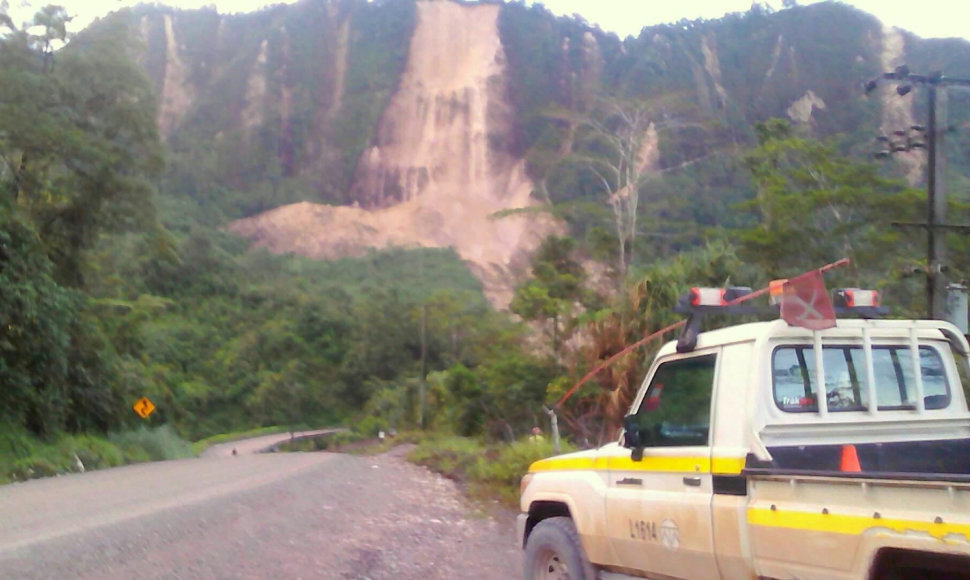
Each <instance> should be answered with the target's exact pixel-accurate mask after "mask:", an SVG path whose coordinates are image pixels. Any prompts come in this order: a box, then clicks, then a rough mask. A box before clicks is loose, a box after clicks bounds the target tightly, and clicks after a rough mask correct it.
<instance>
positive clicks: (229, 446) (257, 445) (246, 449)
mask: <svg viewBox="0 0 970 580" xmlns="http://www.w3.org/2000/svg"><path fill="white" fill-rule="evenodd" d="M337 431H346V429H317V430H316V431H297V432H295V433H294V434H293V437H296V438H300V437H312V436H314V435H325V434H327V433H336V432H337ZM289 440H290V434H289V433H274V434H273V435H263V436H260V437H250V438H249V439H241V440H239V441H230V442H228V443H219V444H217V445H212V446H210V447H208V448H207V449H206V450H205V451H203V452H202V457H228V456H230V455H232V450H233V449H235V450H236V453H237V454H238V455H249V454H252V453H262V452H264V451H266V450H267V449H269V448H270V447H273V446H274V445H276V444H278V443H282V442H284V441H289Z"/></svg>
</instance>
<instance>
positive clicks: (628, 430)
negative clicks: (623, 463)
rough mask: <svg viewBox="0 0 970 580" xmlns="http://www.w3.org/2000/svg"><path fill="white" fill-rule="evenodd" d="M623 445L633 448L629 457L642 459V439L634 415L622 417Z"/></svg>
mask: <svg viewBox="0 0 970 580" xmlns="http://www.w3.org/2000/svg"><path fill="white" fill-rule="evenodd" d="M623 446H624V447H626V448H628V449H632V450H633V452H632V453H631V454H630V459H632V460H633V461H640V460H641V459H643V441H642V440H641V438H640V427H639V426H638V425H637V423H636V420H635V417H634V415H627V416H626V417H623Z"/></svg>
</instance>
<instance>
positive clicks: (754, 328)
mask: <svg viewBox="0 0 970 580" xmlns="http://www.w3.org/2000/svg"><path fill="white" fill-rule="evenodd" d="M862 328H868V329H869V330H870V336H871V337H872V338H874V339H879V338H907V337H908V336H909V333H910V329H913V328H916V329H917V330H918V335H919V337H920V338H923V339H940V340H945V339H946V338H947V336H946V335H945V334H944V332H942V330H943V329H946V330H948V331H949V332H947V333H946V334H948V335H950V336H962V334H961V332H960V330H959V329H957V327H956V326H953V325H952V324H950V323H949V322H944V321H942V320H883V319H877V320H861V319H842V320H837V321H836V326H835V327H834V328H829V329H826V330H822V331H819V332H821V334H822V338H823V339H826V338H828V339H830V338H845V339H857V338H859V337H860V335H861V329H862ZM761 338H802V339H805V340H806V341H811V340H812V338H813V333H812V331H811V330H809V329H807V328H801V327H797V326H789V325H788V323H787V322H785V321H784V320H781V319H778V320H772V321H770V322H750V323H747V324H738V325H734V326H728V327H726V328H720V329H717V330H710V331H707V332H702V333H700V334H699V335H698V336H697V347H696V349H702V348H706V347H711V346H721V345H726V344H734V343H738V342H753V341H755V340H758V339H761ZM964 344H966V343H965V342H964ZM676 345H677V341H676V340H674V341H670V342H668V343H666V344H665V345H664V346H663V347H662V348H661V349H660V352H658V353H657V354H658V356H662V355H668V354H672V353H674V352H676Z"/></svg>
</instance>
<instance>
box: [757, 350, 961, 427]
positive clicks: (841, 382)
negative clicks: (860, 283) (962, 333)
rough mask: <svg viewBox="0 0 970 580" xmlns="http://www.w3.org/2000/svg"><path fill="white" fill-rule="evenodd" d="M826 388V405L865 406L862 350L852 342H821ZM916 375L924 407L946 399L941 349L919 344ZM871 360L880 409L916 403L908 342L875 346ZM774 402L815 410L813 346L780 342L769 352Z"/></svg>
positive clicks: (851, 408)
mask: <svg viewBox="0 0 970 580" xmlns="http://www.w3.org/2000/svg"><path fill="white" fill-rule="evenodd" d="M822 357H823V358H822V360H823V363H824V365H825V394H826V397H827V398H826V402H827V403H828V409H829V411H833V412H839V411H865V410H866V409H868V408H869V401H868V381H867V378H866V374H867V373H866V365H865V354H864V353H863V350H862V347H860V346H855V345H851V346H850V345H846V346H825V347H823V348H822ZM919 358H920V375H921V377H922V381H923V404H924V407H925V408H926V409H930V410H932V409H942V408H944V407H947V406H948V405H949V404H950V388H949V386H948V385H947V380H946V372H945V370H944V367H943V359H942V358H941V357H940V353H939V352H938V351H937V350H936V349H934V348H931V347H929V346H920V348H919ZM872 365H873V371H874V375H875V379H876V404H877V405H878V409H879V410H893V409H915V408H916V401H915V399H916V380H915V378H914V377H913V362H912V358H911V357H910V350H909V346H903V345H900V346H874V347H873V349H872ZM772 379H773V387H774V396H775V404H776V405H778V408H779V409H781V410H782V411H786V412H789V413H805V412H811V413H814V412H817V411H818V402H817V399H816V396H817V395H816V393H817V392H818V389H817V385H816V384H815V383H816V372H815V353H814V351H813V348H812V347H811V346H807V345H806V346H782V347H778V348H776V349H775V351H774V353H773V354H772Z"/></svg>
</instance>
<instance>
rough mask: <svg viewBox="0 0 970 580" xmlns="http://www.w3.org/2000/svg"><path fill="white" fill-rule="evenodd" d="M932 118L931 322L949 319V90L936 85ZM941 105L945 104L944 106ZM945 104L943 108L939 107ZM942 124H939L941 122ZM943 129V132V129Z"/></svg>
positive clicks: (929, 182) (929, 199)
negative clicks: (945, 227) (946, 138)
mask: <svg viewBox="0 0 970 580" xmlns="http://www.w3.org/2000/svg"><path fill="white" fill-rule="evenodd" d="M927 94H928V97H929V114H928V117H929V118H928V123H927V125H928V128H927V131H928V133H927V137H928V138H929V139H928V140H929V143H927V163H928V164H929V167H928V168H927V170H926V196H927V199H926V205H927V209H928V215H927V228H926V230H927V232H928V234H929V238H928V240H927V256H926V264H927V266H928V267H927V272H926V297H927V298H926V299H927V312H929V315H930V318H933V319H936V320H945V319H946V274H945V272H944V266H943V264H944V260H945V254H946V232H945V231H943V230H942V229H941V228H940V227H939V226H942V225H944V224H945V223H946V177H945V175H946V153H945V149H944V148H943V136H944V135H945V134H946V89H944V90H942V91H940V90H938V89H937V86H936V84H933V83H930V84H929V85H928V86H927ZM941 101H942V102H941ZM940 104H942V106H939V105H940ZM941 120H942V121H943V122H942V123H940V121H941ZM941 124H942V126H943V127H944V128H943V129H942V130H941V129H940V128H939V127H940V125H941Z"/></svg>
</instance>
